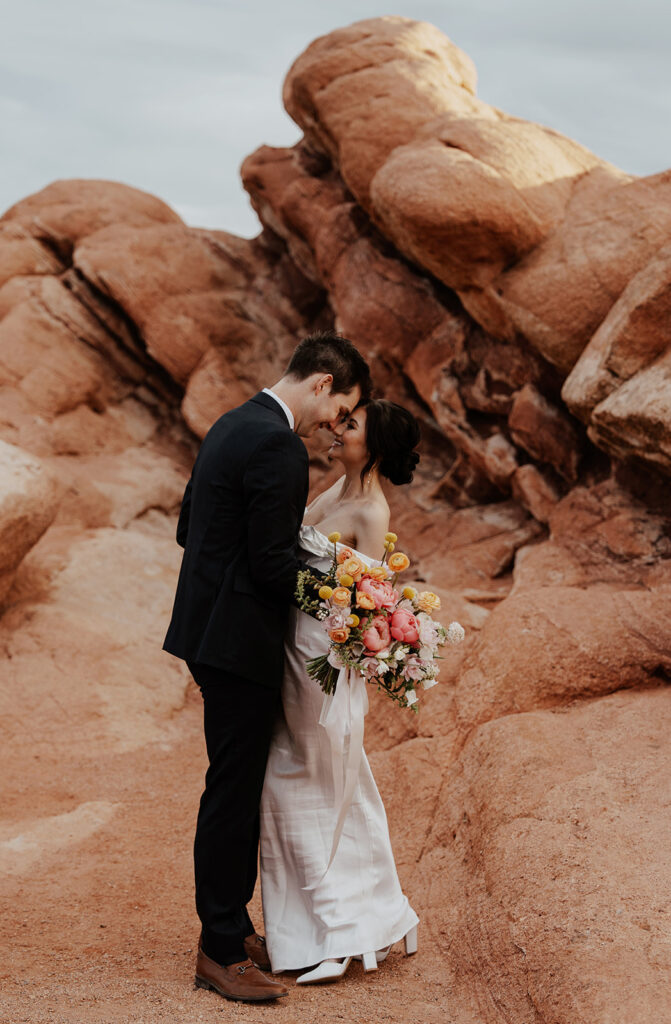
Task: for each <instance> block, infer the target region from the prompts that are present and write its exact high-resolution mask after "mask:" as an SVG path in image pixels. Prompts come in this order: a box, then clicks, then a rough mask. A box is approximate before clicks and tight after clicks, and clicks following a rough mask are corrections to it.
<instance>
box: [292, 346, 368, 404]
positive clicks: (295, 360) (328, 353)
mask: <svg viewBox="0 0 671 1024" xmlns="http://www.w3.org/2000/svg"><path fill="white" fill-rule="evenodd" d="M313 373H330V374H331V375H332V376H333V384H332V385H331V394H334V393H337V394H342V395H348V394H349V393H350V391H351V390H352V388H354V387H356V385H357V384H358V385H359V387H360V388H361V399H362V401H364V402H365V401H367V399H368V398H369V397H370V392H371V380H370V370H369V369H368V363H367V362H366V360H365V359H364V357H363V356H362V355H361V353H360V352H359V351H358V349H356V348H355V347H354V345H353V344H352V342H351V341H349V340H348V339H347V338H343V337H342V336H341V335H340V334H336V333H335V332H334V331H318V332H316V333H315V334H309V335H308V336H307V338H303V340H302V341H301V342H300V344H299V345H297V347H296V350H295V351H294V354H293V355H292V357H291V359H290V361H289V365H288V366H287V368H286V370H285V376H287V377H293V378H294V379H295V380H306V378H307V377H309V376H311V374H313Z"/></svg>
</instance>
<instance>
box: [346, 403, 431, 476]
mask: <svg viewBox="0 0 671 1024" xmlns="http://www.w3.org/2000/svg"><path fill="white" fill-rule="evenodd" d="M364 408H365V409H366V447H367V448H368V462H367V463H366V465H365V466H364V467H363V470H362V471H361V480H362V481H363V480H364V479H365V476H366V473H367V472H368V471H369V470H370V469H372V467H373V466H374V465H376V464H377V465H378V467H379V470H380V473H381V475H382V476H385V477H387V479H388V480H391V482H392V483H393V484H398V485H400V484H409V483H410V481H411V480H412V475H413V473H414V471H415V466H416V465H417V463H418V462H419V455H418V453H417V452H416V451H413V449H414V448H416V447H417V445H418V444H419V441H420V436H421V435H420V432H419V424H418V422H417V420H416V419H415V417H414V416H413V415H412V413H411V412H409V411H408V410H407V409H404V407H403V406H402V405H397V404H396V403H395V402H387V401H386V400H385V399H383V398H374V399H371V401H370V402H367V403H366V405H365V406H364Z"/></svg>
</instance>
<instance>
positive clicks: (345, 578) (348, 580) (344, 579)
mask: <svg viewBox="0 0 671 1024" xmlns="http://www.w3.org/2000/svg"><path fill="white" fill-rule="evenodd" d="M353 583H354V580H353V579H352V577H351V576H350V574H349V573H348V572H344V573H343V574H342V576H341V577H340V586H341V587H351V586H352V584H353Z"/></svg>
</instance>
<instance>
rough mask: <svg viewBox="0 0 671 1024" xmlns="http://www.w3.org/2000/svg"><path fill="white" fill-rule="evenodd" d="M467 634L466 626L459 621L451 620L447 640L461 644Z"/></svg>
mask: <svg viewBox="0 0 671 1024" xmlns="http://www.w3.org/2000/svg"><path fill="white" fill-rule="evenodd" d="M465 636H466V631H465V629H464V627H463V626H462V625H461V624H460V623H459V622H451V623H450V624H449V626H448V627H447V642H448V643H450V644H460V643H461V641H462V640H463V639H464V637H465Z"/></svg>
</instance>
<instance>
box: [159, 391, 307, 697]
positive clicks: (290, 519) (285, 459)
mask: <svg viewBox="0 0 671 1024" xmlns="http://www.w3.org/2000/svg"><path fill="white" fill-rule="evenodd" d="M307 496H308V455H307V451H306V449H305V445H304V444H303V442H302V441H301V439H300V438H299V437H298V436H297V435H296V434H295V433H294V432H293V430H292V429H291V428H290V426H289V423H288V421H287V418H286V415H285V414H284V411H283V410H282V408H281V407H280V405H279V404H278V403H277V402H276V401H275V399H274V398H272V397H271V396H270V395H267V394H264V393H263V392H259V394H258V395H255V396H254V397H253V398H251V399H250V400H249V401H248V402H245V403H244V405H241V406H239V407H238V408H237V409H232V410H231V411H230V412H227V413H225V414H224V415H223V416H221V417H220V419H218V420H217V421H216V423H215V424H214V425H213V426H212V427H211V428H210V430H209V432H208V433H207V435H206V437H205V439H204V441H203V443H202V445H201V448H200V451H199V453H198V457H197V459H196V461H195V464H194V467H193V472H192V474H191V479H190V480H189V483H188V484H187V487H186V491H185V493H184V499H183V501H182V509H181V512H180V516H179V522H178V524H177V542H178V543H179V544H180V545H181V546H182V547H183V548H184V556H183V559H182V568H181V570H180V574H179V582H178V584H177V594H176V596H175V604H174V608H173V613H172V620H171V622H170V626H169V628H168V633H167V636H166V638H165V642H164V645H163V647H164V650H166V651H169V652H170V653H171V654H174V655H176V656H177V657H178V658H183V659H184V660H185V661H189V662H197V663H200V664H205V665H212V666H214V667H216V668H219V669H223V670H225V671H227V672H231V673H234V674H235V675H237V676H243V677H244V678H246V679H252V680H254V681H255V682H258V683H261V684H262V685H265V686H269V687H273V688H275V687H279V686H280V684H281V681H282V667H283V639H284V631H285V627H286V621H287V614H288V611H289V607H290V604H291V601H292V597H293V593H294V588H295V585H296V573H297V572H298V570H299V568H300V567H301V566H300V562H299V560H298V531H299V528H300V524H301V521H302V518H303V512H304V510H305V505H306V502H307Z"/></svg>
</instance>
